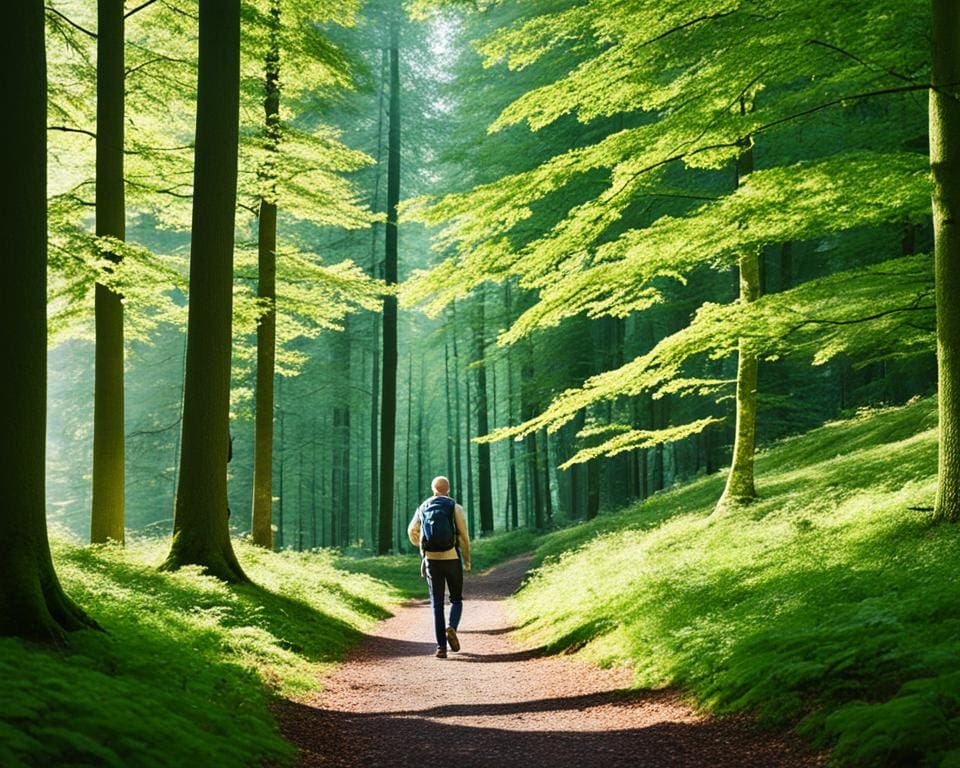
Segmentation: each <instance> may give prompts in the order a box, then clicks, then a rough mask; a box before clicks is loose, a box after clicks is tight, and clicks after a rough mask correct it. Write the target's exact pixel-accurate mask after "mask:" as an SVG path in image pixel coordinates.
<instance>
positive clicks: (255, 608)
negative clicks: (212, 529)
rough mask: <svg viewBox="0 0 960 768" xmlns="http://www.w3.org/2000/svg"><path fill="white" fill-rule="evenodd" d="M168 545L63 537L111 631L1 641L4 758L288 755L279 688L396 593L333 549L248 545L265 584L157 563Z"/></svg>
mask: <svg viewBox="0 0 960 768" xmlns="http://www.w3.org/2000/svg"><path fill="white" fill-rule="evenodd" d="M167 546H168V544H167V543H165V542H153V543H143V544H137V545H134V546H132V547H129V548H128V549H127V550H121V549H119V548H115V547H86V548H81V547H77V546H75V545H71V544H67V543H64V542H63V541H62V540H61V541H57V542H55V552H54V558H55V560H56V562H57V568H58V571H59V573H60V575H61V578H62V579H63V581H64V582H65V584H66V586H67V589H68V591H69V593H70V594H71V595H73V596H74V597H76V598H77V599H78V601H79V603H80V604H81V605H83V606H84V607H85V608H86V609H88V610H89V611H90V612H91V613H92V614H93V615H94V616H95V617H96V619H97V620H98V621H99V622H100V623H101V624H102V625H103V626H104V627H106V628H107V630H108V633H106V634H104V633H97V632H80V633H76V634H74V635H73V636H72V637H71V642H70V646H69V648H67V649H64V650H61V651H57V650H51V649H45V648H39V647H37V646H32V645H28V644H25V643H22V642H20V641H18V640H12V639H0V765H2V766H4V768H14V767H15V766H21V765H43V766H48V765H104V766H185V765H206V766H240V765H260V764H262V763H263V761H264V760H268V761H269V762H271V763H272V764H283V763H286V762H287V761H288V760H289V759H291V758H292V756H293V749H292V747H291V746H290V745H288V744H287V743H286V742H284V741H283V740H282V739H281V738H280V736H279V735H278V734H277V732H276V726H275V723H274V720H273V717H272V716H271V714H270V712H269V710H268V709H267V704H268V702H269V698H270V695H271V691H275V692H279V693H283V694H287V695H294V694H296V693H300V692H304V691H306V690H312V689H314V688H316V687H317V681H316V674H317V673H318V672H322V671H323V669H324V668H325V667H326V666H328V665H329V664H331V663H332V662H333V661H335V660H336V659H338V658H339V657H340V656H341V655H342V653H343V652H344V651H345V650H346V649H347V648H348V647H349V646H350V645H351V644H353V643H354V642H355V641H356V640H357V639H358V638H359V637H360V634H361V632H362V631H363V630H364V629H366V628H367V627H369V626H370V625H371V624H372V623H373V622H375V621H376V620H377V619H379V618H383V617H384V616H386V615H387V611H386V608H385V606H386V605H387V604H388V603H389V602H390V601H391V600H392V599H394V598H395V597H396V593H395V592H393V591H392V590H391V589H389V588H388V587H387V586H386V585H385V584H383V583H381V582H377V581H375V580H373V579H370V578H368V577H365V576H362V575H357V574H348V573H345V572H344V571H342V570H341V569H338V568H336V567H335V565H334V559H333V556H332V555H329V554H302V555H297V554H295V553H290V552H287V553H284V554H282V555H276V554H272V553H267V552H264V551H262V550H259V549H256V548H254V547H252V546H249V545H240V553H239V554H240V559H241V561H242V562H243V564H244V567H245V568H246V570H247V573H248V574H249V575H250V576H251V577H252V578H253V579H254V580H255V582H256V583H257V585H258V586H256V587H240V588H230V587H227V586H225V585H223V584H222V583H220V582H218V581H216V580H215V579H211V578H208V577H205V576H201V575H200V574H199V573H198V572H197V571H196V570H193V569H185V570H184V571H181V572H179V573H176V574H166V573H163V574H162V573H158V572H157V571H156V569H155V567H154V566H155V564H156V563H158V562H159V561H160V560H162V558H163V555H164V554H165V551H166V547H167ZM265 683H266V685H265Z"/></svg>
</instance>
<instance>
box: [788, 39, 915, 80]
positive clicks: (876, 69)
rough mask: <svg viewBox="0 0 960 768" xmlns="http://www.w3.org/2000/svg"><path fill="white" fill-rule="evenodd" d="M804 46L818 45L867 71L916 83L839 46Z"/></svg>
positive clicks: (822, 43) (812, 42)
mask: <svg viewBox="0 0 960 768" xmlns="http://www.w3.org/2000/svg"><path fill="white" fill-rule="evenodd" d="M806 44H807V45H819V46H821V47H823V48H826V49H828V50H831V51H834V52H836V53H839V54H840V55H841V56H846V57H847V58H850V59H853V60H854V61H855V62H857V64H860V65H862V66H864V67H866V68H867V69H870V70H873V71H874V72H885V73H886V74H888V75H890V76H891V77H895V78H897V79H898V80H903V81H904V82H906V83H914V84H916V83H917V81H916V80H914V79H913V78H911V77H907V76H906V75H901V74H900V73H899V72H897V71H895V70H892V69H886V68H884V67H879V66H877V65H876V64H871V63H870V62H868V61H866V60H865V59H862V58H861V57H859V56H857V55H856V54H855V53H851V52H850V51H846V50H844V49H843V48H841V47H839V46H837V45H834V44H833V43H827V42H824V41H823V40H807V43H806Z"/></svg>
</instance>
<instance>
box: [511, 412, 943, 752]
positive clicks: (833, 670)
mask: <svg viewBox="0 0 960 768" xmlns="http://www.w3.org/2000/svg"><path fill="white" fill-rule="evenodd" d="M936 455H937V447H936V406H935V402H933V401H932V400H929V399H927V400H922V401H919V402H915V403H911V404H909V405H907V406H905V407H902V408H895V409H885V410H874V411H866V412H862V413H861V414H859V415H857V416H856V417H855V418H852V419H850V420H847V421H842V422H836V423H832V424H828V425H826V426H824V427H822V428H820V429H817V430H814V431H812V432H810V433H808V434H806V435H803V436H800V437H796V438H792V439H789V440H786V441H783V442H782V443H779V444H777V445H775V446H773V447H771V448H769V449H768V450H766V451H764V452H763V453H762V454H761V455H760V456H759V457H758V465H757V477H758V491H759V493H760V496H761V498H760V500H759V501H757V502H756V503H754V504H752V505H749V506H746V507H743V508H741V509H739V510H737V511H734V512H727V513H724V514H722V515H713V514H711V513H712V512H713V507H714V503H715V501H716V499H717V498H718V497H719V495H720V493H721V491H722V488H723V478H722V477H720V476H714V477H706V478H701V479H698V480H696V481H694V482H692V483H690V484H688V485H684V486H683V487H679V488H677V489H675V490H672V491H670V492H667V493H662V494H658V495H656V496H654V497H652V498H650V499H648V500H646V501H645V502H643V503H641V504H638V505H637V506H635V507H634V508H632V509H630V510H629V511H628V512H625V513H622V514H621V513H617V514H616V515H607V516H601V517H600V518H599V519H597V520H596V521H594V522H592V523H590V524H583V525H578V526H575V527H571V528H568V529H563V530H560V531H558V532H556V533H554V534H552V535H549V536H547V537H545V538H544V539H542V540H541V541H540V542H539V544H538V546H537V548H536V557H537V559H538V561H540V562H541V563H542V564H541V565H540V567H539V569H537V570H536V571H535V572H534V574H533V575H532V577H531V578H530V579H529V580H528V581H527V582H526V584H525V586H524V588H523V589H522V590H521V591H520V593H519V595H518V597H517V598H516V600H515V610H516V616H517V619H518V622H519V624H520V625H521V627H522V634H523V635H524V636H525V637H526V638H527V639H528V640H534V641H536V642H538V643H540V644H542V645H543V647H544V648H545V649H547V650H549V651H553V652H559V651H565V652H569V651H573V650H579V652H580V653H582V654H584V655H585V656H587V657H588V658H590V659H591V660H593V661H595V662H597V663H599V664H601V665H617V664H624V663H625V664H629V665H631V666H632V667H633V670H634V682H635V684H636V685H637V686H642V687H644V686H647V687H661V686H675V687H679V688H680V689H682V690H684V691H688V692H689V693H690V694H691V696H693V697H694V698H695V699H696V701H697V702H699V703H700V704H701V705H703V706H705V707H707V708H709V709H710V710H713V711H715V712H721V713H722V712H731V711H736V710H743V709H746V710H751V711H753V712H755V713H757V714H758V716H759V719H760V721H761V723H764V724H769V725H783V724H793V723H799V728H800V731H801V732H802V733H804V734H806V735H808V736H809V737H811V738H812V739H813V740H814V741H815V742H816V743H817V744H818V745H820V746H826V747H833V758H834V760H835V761H836V762H837V763H838V764H843V765H871V766H876V765H943V766H947V765H960V584H958V582H957V579H956V578H955V572H956V563H957V562H958V558H960V531H958V530H957V529H956V528H954V527H947V526H944V527H937V526H934V525H932V524H931V521H930V513H929V512H928V511H926V510H924V509H921V510H917V509H911V508H916V507H929V506H930V505H931V504H932V500H933V495H934V491H935V483H936V474H935V473H936V464H937V460H936Z"/></svg>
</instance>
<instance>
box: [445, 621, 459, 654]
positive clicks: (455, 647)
mask: <svg viewBox="0 0 960 768" xmlns="http://www.w3.org/2000/svg"><path fill="white" fill-rule="evenodd" d="M447 642H448V643H450V650H451V651H459V650H460V638H459V637H457V630H455V629H454V628H453V627H447Z"/></svg>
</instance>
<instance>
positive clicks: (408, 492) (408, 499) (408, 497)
mask: <svg viewBox="0 0 960 768" xmlns="http://www.w3.org/2000/svg"><path fill="white" fill-rule="evenodd" d="M412 428H413V355H411V356H410V364H409V365H408V367H407V444H406V450H405V452H404V469H405V470H406V477H405V479H404V481H405V483H406V485H405V486H404V489H405V493H404V504H403V506H404V510H405V511H404V513H403V514H401V515H400V519H403V518H404V517H405V516H406V511H408V510H409V509H410V505H411V504H412V502H413V498H414V494H413V492H412V483H411V476H410V457H411V455H412V453H413V451H412V450H411V448H412V445H411V433H412Z"/></svg>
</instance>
